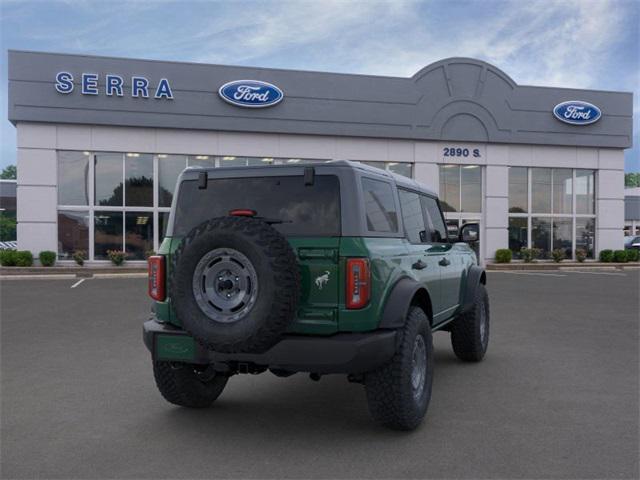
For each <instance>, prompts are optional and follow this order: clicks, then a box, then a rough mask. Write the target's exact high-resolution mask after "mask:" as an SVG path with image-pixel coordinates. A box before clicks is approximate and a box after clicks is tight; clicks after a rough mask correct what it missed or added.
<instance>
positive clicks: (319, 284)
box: [316, 270, 329, 290]
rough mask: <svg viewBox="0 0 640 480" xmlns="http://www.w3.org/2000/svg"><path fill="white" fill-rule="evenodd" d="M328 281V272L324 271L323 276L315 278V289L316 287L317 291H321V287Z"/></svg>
mask: <svg viewBox="0 0 640 480" xmlns="http://www.w3.org/2000/svg"><path fill="white" fill-rule="evenodd" d="M328 281H329V271H328V270H325V271H324V274H323V275H320V276H319V277H318V278H316V287H318V290H322V287H324V286H325V285H326V284H327V282H328Z"/></svg>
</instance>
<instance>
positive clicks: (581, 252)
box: [576, 248, 587, 263]
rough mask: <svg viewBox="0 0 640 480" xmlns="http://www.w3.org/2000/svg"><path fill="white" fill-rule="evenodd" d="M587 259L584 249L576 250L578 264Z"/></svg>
mask: <svg viewBox="0 0 640 480" xmlns="http://www.w3.org/2000/svg"><path fill="white" fill-rule="evenodd" d="M586 259H587V251H586V250H585V249H584V248H576V260H577V261H579V262H580V263H582V262H584V261H585V260H586Z"/></svg>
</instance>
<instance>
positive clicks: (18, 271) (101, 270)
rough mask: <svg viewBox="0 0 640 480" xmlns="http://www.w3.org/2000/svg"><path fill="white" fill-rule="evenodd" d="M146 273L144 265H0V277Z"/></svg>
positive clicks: (88, 276)
mask: <svg viewBox="0 0 640 480" xmlns="http://www.w3.org/2000/svg"><path fill="white" fill-rule="evenodd" d="M132 273H134V274H146V273H147V267H146V265H145V266H126V265H123V266H121V267H112V266H108V267H0V277H2V278H7V277H12V276H17V275H19V276H25V275H29V276H33V275H36V276H53V275H72V276H74V277H78V278H91V277H94V276H98V275H107V274H108V275H128V274H132Z"/></svg>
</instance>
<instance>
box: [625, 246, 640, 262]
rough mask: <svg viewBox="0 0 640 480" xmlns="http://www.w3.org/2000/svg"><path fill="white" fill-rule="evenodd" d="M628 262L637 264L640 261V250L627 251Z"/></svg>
mask: <svg viewBox="0 0 640 480" xmlns="http://www.w3.org/2000/svg"><path fill="white" fill-rule="evenodd" d="M627 260H628V261H630V262H637V261H638V260H640V250H637V249H635V248H632V249H631V250H627Z"/></svg>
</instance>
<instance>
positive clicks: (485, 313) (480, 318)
mask: <svg viewBox="0 0 640 480" xmlns="http://www.w3.org/2000/svg"><path fill="white" fill-rule="evenodd" d="M451 345H452V346H453V351H454V353H455V354H456V357H458V358H459V359H460V360H464V361H465V362H479V361H480V360H482V359H483V358H484V355H485V353H487V347H488V346H489V295H487V289H486V288H485V286H484V285H482V284H479V285H478V287H477V288H476V293H475V297H474V299H473V306H472V307H471V309H470V310H469V311H468V312H466V313H463V314H462V315H460V316H459V317H458V318H456V319H455V320H454V321H453V323H452V325H451Z"/></svg>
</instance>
